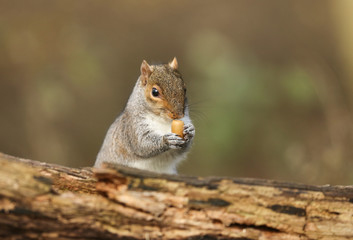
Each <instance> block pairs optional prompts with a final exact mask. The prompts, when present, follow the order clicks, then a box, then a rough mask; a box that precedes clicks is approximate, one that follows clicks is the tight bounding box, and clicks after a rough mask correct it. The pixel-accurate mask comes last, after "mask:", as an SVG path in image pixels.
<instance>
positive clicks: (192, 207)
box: [0, 154, 353, 240]
mask: <svg viewBox="0 0 353 240" xmlns="http://www.w3.org/2000/svg"><path fill="white" fill-rule="evenodd" d="M109 167H110V168H105V169H93V170H92V169H90V168H83V169H74V168H67V167H63V166H58V165H53V164H46V163H40V162H36V161H30V160H24V159H18V158H15V157H11V156H8V155H4V154H0V239H238V240H240V239H243V240H250V239H293V240H294V239H352V238H353V187H352V186H308V185H302V184H295V183H286V182H278V181H270V180H259V179H237V178H220V177H217V178H213V177H210V178H198V177H186V176H174V175H159V174H154V173H149V172H145V171H140V170H136V169H130V168H125V167H121V166H120V167H117V166H113V165H109Z"/></svg>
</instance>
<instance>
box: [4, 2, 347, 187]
mask: <svg viewBox="0 0 353 240" xmlns="http://www.w3.org/2000/svg"><path fill="white" fill-rule="evenodd" d="M352 9H353V1H350V0H331V1H327V0H316V1H315V0H313V1H304V0H301V1H299V0H293V1H282V0H267V1H254V0H237V1H231V0H229V1H201V0H197V1H162V0H158V1H136V0H130V1H91V0H85V1H83V0H81V1H67V0H54V1H46V0H43V1H38V0H32V1H12V0H8V1H4V0H0V151H1V152H4V153H7V154H11V155H15V156H19V157H24V158H30V159H35V160H40V161H45V162H51V163H57V164H62V165H67V166H72V167H83V166H92V165H93V164H94V161H95V157H96V154H97V153H98V151H99V149H100V146H101V144H102V142H103V139H104V136H105V134H106V131H107V129H108V127H109V126H110V124H111V123H112V122H113V121H114V119H115V118H116V116H117V115H118V114H119V113H120V112H121V111H122V110H123V108H124V106H125V104H126V101H127V99H128V97H129V95H130V93H131V91H132V88H133V86H134V84H135V82H136V80H137V78H138V76H139V68H140V65H141V62H142V60H143V59H146V60H147V61H148V62H149V63H150V64H153V63H163V62H168V61H170V60H172V58H173V57H174V56H176V57H177V58H178V62H179V69H180V71H181V73H182V74H183V77H184V79H185V81H186V83H187V86H188V96H189V102H190V104H191V114H192V118H193V120H194V124H195V126H196V128H197V130H196V139H195V142H194V147H193V149H192V152H191V154H189V157H188V160H187V161H185V162H184V163H183V164H182V165H181V166H180V173H183V174H188V175H201V176H209V175H220V176H234V177H254V178H268V179H277V180H286V181H299V182H304V183H308V184H327V183H330V184H353V120H352V119H353V45H352V43H353V15H352Z"/></svg>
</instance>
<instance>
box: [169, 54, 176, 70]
mask: <svg viewBox="0 0 353 240" xmlns="http://www.w3.org/2000/svg"><path fill="white" fill-rule="evenodd" d="M169 67H171V68H173V69H174V70H177V69H178V61H177V59H176V57H174V58H173V61H171V62H170V63H169Z"/></svg>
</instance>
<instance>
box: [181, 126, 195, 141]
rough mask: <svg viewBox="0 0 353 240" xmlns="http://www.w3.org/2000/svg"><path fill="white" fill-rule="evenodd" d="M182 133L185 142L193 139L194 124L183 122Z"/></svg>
mask: <svg viewBox="0 0 353 240" xmlns="http://www.w3.org/2000/svg"><path fill="white" fill-rule="evenodd" d="M183 134H184V139H185V141H186V142H189V141H191V139H193V137H194V136H195V127H194V125H192V123H188V124H185V125H184V131H183Z"/></svg>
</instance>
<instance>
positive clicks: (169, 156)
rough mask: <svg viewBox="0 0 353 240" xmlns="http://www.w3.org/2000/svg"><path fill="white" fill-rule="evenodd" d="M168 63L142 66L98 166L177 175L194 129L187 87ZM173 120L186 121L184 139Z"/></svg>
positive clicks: (112, 129)
mask: <svg viewBox="0 0 353 240" xmlns="http://www.w3.org/2000/svg"><path fill="white" fill-rule="evenodd" d="M177 68H178V63H177V60H176V58H174V59H173V61H172V62H170V63H169V64H163V65H151V66H150V65H148V63H147V62H146V61H143V62H142V64H141V75H140V77H139V78H138V80H137V82H136V84H135V87H134V89H133V91H132V93H131V95H130V97H129V100H128V102H127V105H126V107H125V109H124V110H123V112H122V113H121V114H120V115H119V116H118V118H117V119H116V120H115V121H114V122H113V124H112V125H111V126H110V128H109V130H108V132H107V135H106V137H105V139H104V142H103V145H102V147H101V150H100V152H99V153H98V156H97V160H96V163H95V167H99V166H101V164H102V163H103V162H113V163H118V164H122V165H125V166H130V167H135V168H140V169H145V170H150V171H155V172H164V173H176V166H177V164H178V163H179V162H180V161H181V160H183V159H184V158H185V157H186V154H187V152H188V150H189V149H190V146H191V143H192V139H193V137H194V134H195V128H194V126H193V125H192V123H191V120H190V117H189V111H188V107H187V98H186V86H185V83H184V81H183V79H182V76H181V74H180V72H179V71H178V70H177ZM174 119H181V120H182V121H184V124H185V125H184V138H180V137H179V136H177V135H176V134H174V133H171V124H172V121H173V120H174Z"/></svg>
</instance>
